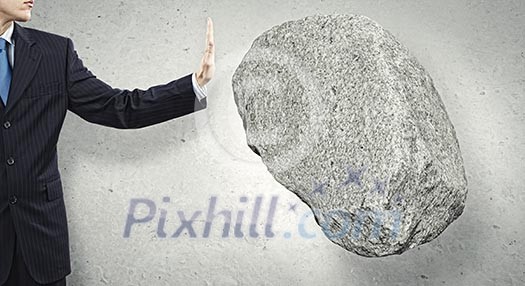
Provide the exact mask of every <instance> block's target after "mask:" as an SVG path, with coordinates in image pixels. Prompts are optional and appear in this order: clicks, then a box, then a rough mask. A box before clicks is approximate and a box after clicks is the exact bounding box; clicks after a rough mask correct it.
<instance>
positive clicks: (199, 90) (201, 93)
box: [0, 22, 208, 101]
mask: <svg viewBox="0 0 525 286" xmlns="http://www.w3.org/2000/svg"><path fill="white" fill-rule="evenodd" d="M14 28H15V25H14V22H11V26H10V27H9V28H7V30H6V31H5V32H4V33H3V34H2V36H0V37H1V38H4V39H5V40H6V41H7V42H8V43H9V45H8V47H7V49H8V53H9V64H10V65H11V70H12V69H13V68H14V66H15V49H14V47H15V39H13V38H12V36H13V30H14ZM191 83H192V85H193V91H194V92H195V95H196V96H197V99H198V100H199V101H200V100H202V99H203V98H205V97H206V95H207V92H208V91H207V89H206V85H204V86H202V87H201V86H200V85H199V83H198V82H197V77H196V76H195V73H193V74H192V76H191Z"/></svg>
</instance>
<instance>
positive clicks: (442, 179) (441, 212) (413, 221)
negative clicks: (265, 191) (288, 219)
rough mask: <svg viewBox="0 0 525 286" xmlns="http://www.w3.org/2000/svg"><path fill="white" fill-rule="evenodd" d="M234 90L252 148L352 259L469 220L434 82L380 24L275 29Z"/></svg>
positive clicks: (337, 21) (316, 20) (359, 20)
mask: <svg viewBox="0 0 525 286" xmlns="http://www.w3.org/2000/svg"><path fill="white" fill-rule="evenodd" d="M232 81H233V92H234V98H235V102H236V104H237V107H238V112H239V114H240V116H241V118H242V121H243V124H244V128H245V130H246V138H247V143H248V145H249V147H250V148H251V149H252V150H253V151H254V152H255V153H257V154H258V155H260V157H261V159H262V161H263V162H264V164H266V166H267V168H268V171H269V172H270V173H271V174H272V175H273V176H274V178H275V179H276V180H277V181H278V182H279V183H281V184H282V185H283V186H285V187H286V188H287V189H288V190H290V191H292V192H293V193H295V194H296V195H297V196H298V197H299V198H300V199H301V200H303V201H304V202H305V203H306V204H308V206H310V208H311V209H312V211H313V213H314V215H315V219H316V221H317V223H318V224H319V225H320V226H321V227H322V229H323V230H324V233H325V235H326V236H327V237H328V238H329V239H330V240H332V241H333V242H335V243H337V244H338V245H340V246H342V247H344V248H345V249H347V250H349V251H352V252H354V253H357V254H359V255H363V256H385V255H390V254H400V253H402V252H404V251H405V250H407V249H409V248H412V247H414V246H416V245H420V244H423V243H425V242H428V241H430V240H432V239H434V238H436V237H437V236H438V235H439V234H440V233H442V232H443V231H444V230H445V229H446V228H447V226H448V225H449V224H450V223H452V221H454V220H455V219H456V218H457V217H458V216H460V215H461V213H462V212H463V208H464V203H465V200H466V195H467V181H466V177H465V171H464V168H463V163H462V158H461V154H460V149H459V145H458V141H457V139H456V135H455V131H454V127H453V126H452V124H451V122H450V120H449V118H448V115H447V113H446V111H445V107H444V105H443V103H442V101H441V98H440V96H439V94H438V92H437V91H436V88H435V87H434V84H433V82H432V79H431V78H430V76H429V74H428V73H427V72H426V71H425V70H424V69H423V67H422V66H421V65H420V64H419V63H418V61H417V60H416V59H415V58H414V57H413V56H411V55H410V54H409V51H408V50H407V49H406V48H405V47H404V46H403V45H402V44H401V43H400V42H399V41H398V40H396V38H395V37H394V36H393V35H392V34H391V33H390V32H388V31H386V30H385V29H383V28H382V27H381V26H380V25H378V24H377V23H376V22H374V21H372V20H371V19H369V18H367V17H364V16H357V15H330V16H311V17H306V18H304V19H300V20H297V21H289V22H286V23H284V24H282V25H279V26H276V27H273V28H272V29H270V30H268V31H266V32H264V33H263V34H262V35H260V36H259V37H258V38H257V39H255V41H254V42H253V45H252V47H251V48H250V50H249V51H248V53H247V54H246V55H245V57H244V58H243V60H242V62H241V64H240V65H239V67H238V68H237V70H236V71H235V73H234V75H233V79H232Z"/></svg>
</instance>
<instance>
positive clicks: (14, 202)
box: [9, 195, 18, 205]
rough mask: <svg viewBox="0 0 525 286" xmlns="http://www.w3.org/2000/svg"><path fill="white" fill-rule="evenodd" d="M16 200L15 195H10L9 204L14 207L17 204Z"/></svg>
mask: <svg viewBox="0 0 525 286" xmlns="http://www.w3.org/2000/svg"><path fill="white" fill-rule="evenodd" d="M17 201H18V200H17V198H16V196H15V195H12V196H11V197H9V203H10V204H12V205H16V202H17Z"/></svg>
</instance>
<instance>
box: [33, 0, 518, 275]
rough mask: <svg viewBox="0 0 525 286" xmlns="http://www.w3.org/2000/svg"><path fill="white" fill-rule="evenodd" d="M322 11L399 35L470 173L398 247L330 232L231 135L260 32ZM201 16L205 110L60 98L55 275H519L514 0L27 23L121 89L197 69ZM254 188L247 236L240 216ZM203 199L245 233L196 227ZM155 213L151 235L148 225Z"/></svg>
mask: <svg viewBox="0 0 525 286" xmlns="http://www.w3.org/2000/svg"><path fill="white" fill-rule="evenodd" d="M329 13H357V14H364V15H366V16H368V17H370V18H372V19H374V20H376V21H377V22H379V23H380V24H381V25H383V26H384V27H385V28H387V29H388V30H390V31H391V32H392V33H393V34H394V35H395V36H397V37H398V38H399V40H400V41H401V42H402V43H404V44H405V45H406V46H407V47H408V48H409V49H410V50H411V52H412V53H413V54H414V55H415V56H416V57H417V58H418V59H419V60H420V62H421V63H422V64H423V66H425V67H426V69H427V70H428V71H429V73H430V74H431V75H432V77H433V79H434V82H435V84H436V87H437V89H438V90H439V92H440V93H441V95H442V98H443V101H444V103H445V105H446V107H447V110H448V112H449V115H450V117H451V120H452V122H453V123H454V125H455V127H456V131H457V136H458V139H459V141H460V144H461V148H462V152H463V157H464V161H465V168H466V172H467V175H468V180H469V196H468V201H467V206H466V209H465V212H464V213H463V215H462V216H461V217H460V218H459V219H458V220H457V221H456V222H454V223H453V224H452V225H451V226H450V227H449V228H448V229H447V230H446V231H445V232H444V233H443V234H442V235H441V236H440V237H438V238H437V239H436V240H434V241H432V242H430V243H428V244H425V245H422V246H420V247H418V248H415V249H412V250H410V251H408V252H406V253H405V254H403V255H401V256H391V257H386V258H376V259H370V258H363V257H359V256H357V255H355V254H352V253H348V252H346V251H345V250H343V249H342V248H340V247H339V246H337V245H335V244H333V243H331V242H330V241H329V240H328V239H327V238H325V237H324V236H323V234H322V231H321V230H320V228H319V226H317V224H316V223H315V221H314V219H313V217H312V216H307V214H308V211H309V209H308V207H307V206H306V205H305V204H303V203H301V202H300V200H299V199H298V198H297V197H295V196H294V195H293V194H292V193H290V192H289V191H287V190H286V189H285V188H283V187H282V186H280V185H279V184H278V183H277V182H276V181H274V180H273V178H272V176H271V175H270V174H269V173H268V172H267V171H266V167H265V166H264V165H263V164H262V162H261V161H260V160H259V157H257V156H256V155H255V154H253V153H252V152H251V150H249V148H248V147H247V146H246V141H245V134H244V130H243V128H242V122H241V120H240V118H239V116H238V114H237V110H236V106H235V103H234V101H233V93H232V90H231V76H232V74H233V72H234V70H235V68H236V67H237V65H238V64H239V63H240V61H241V59H242V57H243V56H244V54H245V53H246V52H247V50H248V49H249V47H250V45H251V43H252V41H253V40H254V39H255V38H256V37H257V36H258V35H259V34H260V33H262V32H263V31H265V30H267V29H269V28H271V27H272V26H274V25H278V24H281V23H283V22H285V21H288V20H293V19H298V18H301V17H304V16H307V15H312V14H329ZM207 16H211V17H212V18H213V20H214V23H215V40H216V52H217V54H216V64H217V70H216V77H215V78H214V79H213V81H212V82H211V83H210V84H209V93H210V94H209V104H208V108H207V109H206V110H205V111H200V112H198V113H196V114H194V115H189V116H185V117H183V118H179V119H176V120H173V121H169V122H166V123H163V124H159V125H156V126H153V127H149V128H145V129H141V130H116V129H111V128H107V127H102V126H96V125H92V124H89V123H87V122H85V121H83V120H82V119H80V118H79V117H77V116H76V115H74V114H72V113H69V114H68V116H67V119H66V122H65V125H64V128H63V131H62V134H61V137H60V142H59V146H58V147H59V163H60V166H61V169H60V170H61V173H62V176H63V182H64V187H65V200H66V205H67V211H68V220H69V226H70V230H69V231H70V236H71V256H72V269H73V273H72V274H71V275H70V276H69V277H68V281H69V282H70V284H71V285H523V284H524V283H525V272H524V271H525V270H524V268H525V267H524V265H525V244H524V242H523V238H524V237H525V230H524V227H523V222H524V218H525V211H524V209H525V208H524V205H525V192H524V186H525V179H524V178H525V172H524V171H525V168H524V164H523V162H524V161H525V158H524V154H525V132H524V123H525V115H524V111H523V109H522V108H523V107H524V106H525V99H524V93H525V76H524V75H525V39H524V36H523V35H524V34H523V31H524V30H525V20H524V19H525V2H524V1H523V0H506V1H503V0H497V1H471V0H468V1H466V0H443V1H430V0H418V1H414V0H405V1H381V0H373V1H372V0H369V1H350V0H345V1H330V0H321V1H259V2H257V1H251V0H249V1H192V2H190V1H169V0H160V1H138V0H130V1H102V0H86V1H56V0H47V1H36V3H35V8H34V10H33V19H32V20H31V22H29V23H27V24H26V25H27V26H31V27H35V28H39V29H42V30H46V31H49V32H54V33H58V34H61V35H65V36H69V37H71V38H72V39H73V40H74V43H75V47H76V49H77V51H78V53H79V55H80V57H81V58H82V59H83V61H84V63H85V65H86V66H87V67H89V68H90V70H91V71H92V72H93V73H94V74H96V75H97V77H99V78H100V79H102V80H104V81H106V82H107V83H108V84H110V85H112V86H114V87H120V88H128V89H132V88H135V87H139V88H147V87H149V86H151V85H156V84H161V83H165V82H168V81H170V80H171V79H174V78H178V77H181V76H183V75H186V74H188V73H190V72H193V71H196V70H197V68H198V63H199V61H200V57H201V54H202V52H203V49H204V40H205V29H206V26H205V19H206V17H207ZM163 197H169V200H170V201H169V202H163ZM241 197H246V202H241ZM257 197H259V198H260V199H259V200H260V201H261V204H260V217H259V220H258V222H257V223H256V224H255V225H256V230H257V231H258V232H259V237H258V238H255V237H251V236H250V233H249V224H250V223H251V222H250V221H251V215H252V211H253V210H254V209H256V207H255V204H256V202H257ZM272 197H273V198H274V207H272V206H271V200H272ZM213 201H215V208H216V210H215V211H216V212H218V211H221V210H225V211H230V212H231V214H232V220H233V222H235V221H236V220H237V218H238V217H240V216H241V215H239V211H241V212H244V215H243V217H244V221H243V223H242V224H240V228H241V230H242V231H243V232H244V237H242V238H239V237H235V233H234V232H233V226H232V230H231V231H230V233H229V236H228V237H222V226H223V219H222V217H218V218H217V219H215V220H214V221H213V224H212V225H211V227H210V232H209V234H208V237H204V235H203V233H204V229H205V221H206V213H207V212H208V208H209V205H210V202H213ZM145 202H148V204H146V203H145ZM134 203H135V210H134V212H133V214H134V216H135V217H136V218H144V217H146V216H147V215H148V212H149V211H153V210H156V212H155V213H154V214H153V213H152V214H151V215H152V216H153V217H152V218H151V221H149V222H146V223H142V224H135V225H133V226H131V229H130V232H129V237H125V236H126V235H125V228H126V223H127V218H128V213H129V212H130V207H132V206H133V204H134ZM293 205H296V207H295V210H294V208H293ZM199 211H200V212H201V213H198V212H199ZM195 212H197V213H195ZM272 213H274V219H273V222H271V227H272V229H271V231H272V232H273V233H274V234H275V236H274V237H269V234H270V233H265V231H264V229H265V224H267V223H268V221H269V220H268V219H267V215H268V214H272ZM180 214H181V215H183V216H184V219H190V218H191V217H192V216H193V215H195V220H194V222H193V227H194V229H195V237H192V236H193V234H192V233H191V232H189V231H188V230H187V229H185V230H184V231H183V232H182V233H180V235H179V236H178V237H171V236H172V234H173V233H175V232H176V231H177V229H178V227H179V226H180V225H181V219H180V217H179V215H180ZM163 215H164V216H165V218H166V223H165V227H164V230H165V232H166V237H165V238H163V237H162V232H161V233H160V235H159V233H158V232H157V229H158V226H159V221H163V219H161V217H162V216H163ZM270 221H271V220H270ZM233 222H232V223H233ZM286 233H288V234H286ZM311 236H315V237H311Z"/></svg>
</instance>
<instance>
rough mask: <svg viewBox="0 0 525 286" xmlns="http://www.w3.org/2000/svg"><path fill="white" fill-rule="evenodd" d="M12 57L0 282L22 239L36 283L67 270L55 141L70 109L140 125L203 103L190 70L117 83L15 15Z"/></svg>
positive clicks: (1, 144)
mask: <svg viewBox="0 0 525 286" xmlns="http://www.w3.org/2000/svg"><path fill="white" fill-rule="evenodd" d="M13 38H14V39H15V62H14V63H15V65H14V69H13V78H12V82H11V89H10V94H9V100H8V102H7V106H5V107H4V106H3V103H1V102H0V124H1V125H0V285H2V284H3V283H4V282H5V280H6V279H7V276H8V273H9V270H10V266H11V259H12V255H13V251H14V248H13V247H14V239H15V232H16V236H17V237H18V239H19V241H20V247H21V249H22V253H23V256H24V259H25V261H26V263H27V266H28V270H29V272H30V274H31V275H32V276H33V278H34V279H35V280H36V281H37V282H39V283H50V282H53V281H55V280H58V279H60V278H62V277H64V276H65V275H67V274H69V273H70V272H71V268H70V260H69V239H68V227H67V218H66V211H65V207H64V200H63V193H62V182H61V178H60V174H59V171H58V166H57V151H56V144H57V140H58V137H59V133H60V129H61V127H62V123H63V121H64V117H65V115H66V111H67V110H68V109H69V110H71V111H72V112H74V113H76V114H77V115H79V116H80V117H82V118H83V119H85V120H87V121H89V122H93V123H98V124H102V125H105V126H111V127H115V128H140V127H144V126H149V125H152V124H156V123H159V122H163V121H166V120H169V119H173V118H176V117H179V116H183V115H186V114H189V113H192V112H194V111H197V110H201V109H204V108H206V99H205V98H204V99H202V100H201V101H199V100H198V99H197V97H196V96H195V94H194V92H193V87H192V82H191V74H190V75H187V76H184V77H182V78H180V79H177V80H174V81H172V82H169V83H167V84H165V85H158V86H154V87H150V88H149V89H147V90H140V89H134V90H132V91H130V90H121V89H116V88H112V87H111V86H109V85H107V84H105V83H104V82H102V81H100V80H99V79H97V78H96V77H95V76H94V75H93V74H92V73H91V72H90V71H89V70H88V69H86V68H85V67H84V65H83V64H82V61H81V60H80V59H79V58H78V56H77V53H76V52H75V50H74V47H73V42H72V41H71V40H70V39H68V38H65V37H62V36H58V35H54V34H50V33H46V32H43V31H38V30H35V29H30V28H23V27H21V26H20V25H18V24H17V23H15V27H14V31H13Z"/></svg>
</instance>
